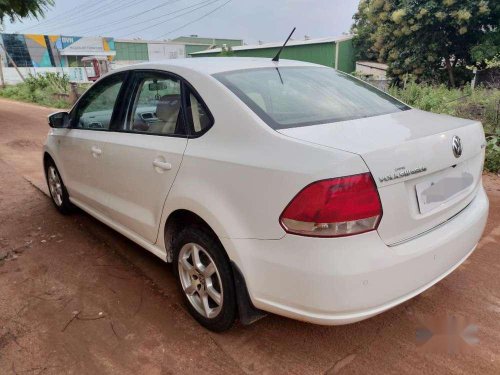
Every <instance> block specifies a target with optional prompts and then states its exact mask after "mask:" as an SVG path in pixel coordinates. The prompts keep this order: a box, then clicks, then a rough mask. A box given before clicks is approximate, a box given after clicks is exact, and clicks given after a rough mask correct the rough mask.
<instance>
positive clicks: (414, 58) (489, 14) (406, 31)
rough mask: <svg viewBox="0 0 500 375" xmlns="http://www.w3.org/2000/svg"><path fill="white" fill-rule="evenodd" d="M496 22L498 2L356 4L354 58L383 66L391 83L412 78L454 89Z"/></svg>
mask: <svg viewBox="0 0 500 375" xmlns="http://www.w3.org/2000/svg"><path fill="white" fill-rule="evenodd" d="M499 22H500V2H499V1H498V0H420V1H410V0H361V2H360V4H359V7H358V12H357V13H356V14H355V15H354V25H353V27H352V30H353V32H354V33H355V34H356V36H355V39H354V44H355V46H356V48H357V49H358V51H359V52H358V57H360V58H371V59H376V60H378V61H380V62H386V63H387V64H388V65H389V69H388V74H389V75H390V76H392V77H394V78H395V79H398V78H399V79H400V78H402V77H403V76H405V75H407V74H412V75H414V76H415V77H416V79H418V80H424V81H433V80H434V81H435V80H439V81H441V80H443V79H447V80H448V82H449V84H450V85H451V86H456V83H457V77H458V76H459V75H460V73H462V74H463V72H465V71H466V69H465V68H466V66H467V65H471V64H473V63H476V62H477V60H475V59H477V58H482V57H481V55H480V53H479V52H476V53H474V54H473V53H472V52H473V51H474V48H476V49H477V50H478V51H479V49H480V48H482V50H483V51H484V50H485V49H488V47H487V46H488V45H490V44H491V40H490V37H489V35H490V34H492V33H496V32H498V31H497V30H498V27H499ZM493 43H494V42H493ZM485 46H486V47H485ZM486 58H491V56H490V55H488V56H486ZM483 59H484V57H483ZM443 71H446V75H445V77H443V74H442V72H443Z"/></svg>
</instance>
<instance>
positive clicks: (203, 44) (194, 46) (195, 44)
mask: <svg viewBox="0 0 500 375" xmlns="http://www.w3.org/2000/svg"><path fill="white" fill-rule="evenodd" d="M172 42H176V43H183V44H185V45H186V56H189V55H190V54H191V53H194V52H199V51H204V50H206V49H209V48H215V47H222V46H224V45H225V46H227V47H231V48H233V47H237V46H242V45H243V40H242V39H227V38H205V37H199V36H198V35H190V36H180V37H178V38H175V39H172Z"/></svg>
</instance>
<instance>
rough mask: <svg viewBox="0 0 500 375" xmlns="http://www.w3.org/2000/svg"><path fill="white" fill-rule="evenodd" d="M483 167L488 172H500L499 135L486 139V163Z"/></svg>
mask: <svg viewBox="0 0 500 375" xmlns="http://www.w3.org/2000/svg"><path fill="white" fill-rule="evenodd" d="M484 167H485V169H486V170H488V171H490V172H495V173H499V172H500V135H491V136H489V137H486V161H485V162H484Z"/></svg>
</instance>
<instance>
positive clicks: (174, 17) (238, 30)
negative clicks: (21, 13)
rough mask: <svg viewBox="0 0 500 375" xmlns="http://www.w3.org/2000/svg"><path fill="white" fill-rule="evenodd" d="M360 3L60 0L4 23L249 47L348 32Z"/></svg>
mask: <svg viewBox="0 0 500 375" xmlns="http://www.w3.org/2000/svg"><path fill="white" fill-rule="evenodd" d="M358 2H359V0H143V1H138V0H122V1H117V0H55V6H54V7H52V8H51V9H50V10H48V11H47V12H46V14H45V18H43V19H40V20H36V19H30V18H28V19H24V20H23V21H22V22H19V21H17V22H14V23H11V22H10V21H9V20H8V19H5V20H4V25H3V26H4V31H3V32H7V33H15V32H19V33H22V34H51V35H67V36H107V37H114V38H118V39H134V38H142V39H146V40H159V39H161V40H163V39H173V38H175V37H178V36H185V35H193V34H194V35H199V36H200V37H201V36H205V37H215V38H235V39H243V40H244V41H245V43H247V44H254V43H257V42H258V41H262V42H275V41H281V40H283V41H284V39H286V37H287V36H288V34H289V33H290V31H291V30H292V28H293V27H294V26H295V27H297V30H296V32H295V34H294V37H293V38H294V39H303V38H304V36H306V35H307V36H309V37H311V38H321V37H327V36H338V35H341V34H342V33H343V32H348V31H349V29H350V27H351V24H352V16H353V14H354V13H355V11H356V8H357V4H358Z"/></svg>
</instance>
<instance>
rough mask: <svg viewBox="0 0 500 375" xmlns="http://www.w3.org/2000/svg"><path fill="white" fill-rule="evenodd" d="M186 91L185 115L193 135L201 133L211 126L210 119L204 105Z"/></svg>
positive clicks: (189, 91)
mask: <svg viewBox="0 0 500 375" xmlns="http://www.w3.org/2000/svg"><path fill="white" fill-rule="evenodd" d="M186 91H187V95H188V97H187V115H188V119H189V121H190V123H191V126H192V128H193V129H194V132H195V133H201V132H203V131H204V130H205V129H208V128H209V127H210V126H212V117H211V116H210V113H209V112H208V109H207V107H206V106H205V104H204V103H203V102H202V101H201V100H199V99H198V97H197V96H196V95H194V94H193V93H192V92H191V90H189V89H188V90H186Z"/></svg>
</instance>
